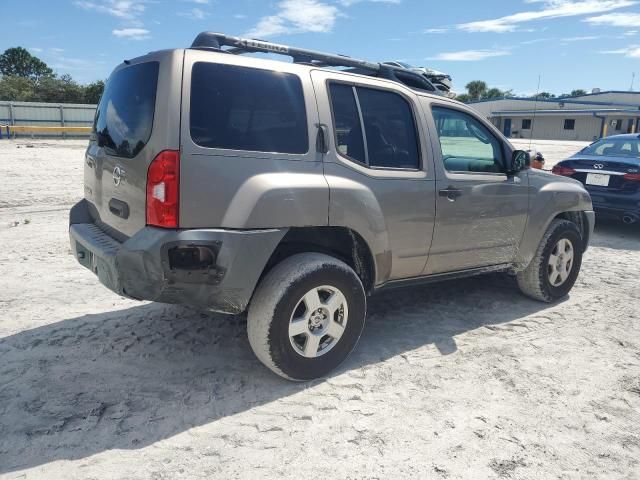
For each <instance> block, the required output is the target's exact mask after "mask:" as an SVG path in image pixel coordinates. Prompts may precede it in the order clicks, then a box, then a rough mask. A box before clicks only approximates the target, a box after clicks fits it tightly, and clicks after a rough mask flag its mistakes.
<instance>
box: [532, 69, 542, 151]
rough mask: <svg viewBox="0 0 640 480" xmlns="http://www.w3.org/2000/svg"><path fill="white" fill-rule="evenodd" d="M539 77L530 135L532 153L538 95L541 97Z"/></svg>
mask: <svg viewBox="0 0 640 480" xmlns="http://www.w3.org/2000/svg"><path fill="white" fill-rule="evenodd" d="M541 78H542V77H541V76H540V75H538V89H537V90H536V103H534V104H533V120H532V121H531V133H530V134H529V151H531V142H532V141H533V129H534V128H535V126H536V113H537V112H538V95H540V79H541Z"/></svg>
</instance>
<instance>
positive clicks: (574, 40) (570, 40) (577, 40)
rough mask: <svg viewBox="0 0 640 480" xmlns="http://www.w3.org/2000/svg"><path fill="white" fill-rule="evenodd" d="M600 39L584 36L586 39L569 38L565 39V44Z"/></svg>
mask: <svg viewBox="0 0 640 480" xmlns="http://www.w3.org/2000/svg"><path fill="white" fill-rule="evenodd" d="M599 38H600V37H595V36H584V37H568V38H563V39H562V41H563V42H586V41H588V40H598V39H599Z"/></svg>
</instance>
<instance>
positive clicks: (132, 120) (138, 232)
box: [69, 33, 594, 380]
mask: <svg viewBox="0 0 640 480" xmlns="http://www.w3.org/2000/svg"><path fill="white" fill-rule="evenodd" d="M224 47H228V48H224ZM253 52H265V53H277V54H281V55H287V56H291V57H293V60H294V62H293V63H289V62H274V61H270V60H265V59H263V58H254V57H247V56H243V55H242V54H243V53H253ZM329 65H334V66H342V67H344V66H346V67H353V68H358V69H360V70H361V71H366V72H369V74H368V75H364V74H354V73H352V72H345V71H339V70H335V69H329V68H326V67H327V66H329ZM84 170H85V176H84V183H85V188H84V191H85V198H84V200H82V201H81V202H79V203H78V204H77V205H75V206H74V207H73V208H72V210H71V212H70V230H69V232H70V237H71V247H72V250H73V252H74V254H75V256H76V258H77V259H78V261H79V262H80V263H81V264H82V265H83V266H85V267H86V268H88V269H90V270H91V271H93V272H94V273H95V274H96V275H97V277H98V279H99V280H100V281H101V282H102V283H103V284H104V285H105V286H107V287H108V288H110V289H111V290H113V291H114V292H116V293H118V294H120V295H124V296H127V297H130V298H134V299H145V300H152V301H158V302H166V303H183V304H189V305H193V306H196V307H200V308H204V309H209V310H212V311H219V312H225V313H236V314H237V313H241V312H243V311H245V310H247V309H248V320H247V330H248V336H249V342H250V344H251V347H252V348H253V351H254V352H255V354H256V355H257V357H258V358H259V359H260V360H261V361H262V362H263V363H264V364H265V365H266V366H267V367H269V368H270V369H271V370H273V371H274V372H276V373H277V374H279V375H282V376H283V377H286V378H289V379H293V380H307V379H311V378H317V377H321V376H324V375H326V374H327V373H329V372H330V371H331V370H333V369H334V368H335V367H336V366H338V365H339V364H340V363H341V362H342V361H343V360H344V359H345V358H346V357H347V356H348V355H349V353H350V352H351V351H352V350H353V348H354V347H355V345H356V343H357V342H358V339H359V338H360V334H361V332H362V329H363V327H364V322H365V315H366V307H367V296H369V295H371V294H373V293H376V292H378V291H380V290H382V289H386V288H391V287H399V286H403V285H415V284H418V283H428V282H433V281H439V280H444V279H454V278H459V277H465V276H470V275H476V274H481V273H486V272H496V271H504V272H511V273H513V274H515V275H516V278H517V282H518V285H519V286H520V289H521V290H522V292H523V293H524V294H526V295H528V296H530V297H532V298H534V299H537V300H540V301H543V302H551V301H553V300H556V299H558V298H560V297H562V296H564V295H566V294H567V293H568V292H569V291H570V290H571V288H572V287H573V284H574V282H575V281H576V278H577V276H578V273H579V270H580V265H581V259H582V254H583V252H584V251H585V250H586V248H587V245H588V241H589V237H590V235H591V233H592V230H593V225H594V214H593V211H592V207H591V201H590V199H589V194H588V193H587V192H586V191H585V189H584V188H583V187H582V186H581V185H580V184H579V183H578V182H575V181H573V180H569V179H564V178H561V177H557V176H553V175H550V174H548V173H544V172H539V171H536V170H531V169H530V168H529V155H528V154H527V153H526V152H524V151H518V150H515V151H514V149H513V147H512V146H511V145H510V144H509V142H508V141H507V140H506V138H504V137H503V136H502V134H501V133H500V132H499V131H498V130H497V129H496V128H495V127H494V126H493V125H491V124H490V123H489V122H488V121H487V120H486V119H484V118H483V117H481V116H479V114H477V113H476V112H475V110H473V109H471V108H469V107H467V106H465V105H463V104H461V103H460V102H457V101H454V100H450V99H447V98H445V97H443V96H440V95H434V91H433V86H432V85H431V83H429V82H427V81H426V80H424V78H423V77H421V76H420V75H418V74H415V73H411V72H409V71H407V70H405V69H396V68H395V67H392V66H387V65H381V64H376V63H369V62H365V61H360V60H356V59H351V58H349V57H343V56H337V55H330V54H324V53H319V52H313V51H308V50H302V49H296V48H293V47H288V46H284V45H277V44H272V43H268V42H262V41H258V40H250V39H241V38H236V37H230V36H226V35H222V34H213V33H203V34H201V35H199V36H198V38H197V39H196V40H195V41H194V44H193V45H192V48H188V49H175V50H163V51H159V52H153V53H150V54H148V55H145V56H143V57H139V58H135V59H132V60H127V61H126V62H125V63H123V64H121V65H120V66H118V67H117V68H116V70H115V71H114V73H113V74H112V75H111V77H110V78H109V81H108V83H107V86H106V89H105V92H104V95H103V97H102V99H101V101H100V104H99V106H98V109H97V113H96V120H95V126H94V133H93V136H92V138H91V140H90V143H89V146H88V148H87V152H86V158H85V165H84Z"/></svg>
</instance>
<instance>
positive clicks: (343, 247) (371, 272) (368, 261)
mask: <svg viewBox="0 0 640 480" xmlns="http://www.w3.org/2000/svg"><path fill="white" fill-rule="evenodd" d="M304 252H316V253H324V254H326V255H330V256H332V257H335V258H337V259H339V260H341V261H343V262H345V263H346V264H347V265H349V266H350V267H351V268H353V270H354V271H355V272H356V274H357V275H358V277H359V278H360V280H361V281H362V285H363V287H364V289H365V292H367V294H368V293H370V292H371V291H372V290H373V287H374V285H375V279H376V265H375V260H374V257H373V254H372V253H371V249H370V247H369V245H368V244H367V242H366V241H365V240H364V238H363V237H362V235H360V234H359V233H358V232H356V231H355V230H353V229H350V228H347V227H330V226H326V227H294V228H290V229H289V230H288V232H287V233H286V235H285V236H284V237H283V238H282V240H280V243H279V244H278V246H277V247H276V248H275V250H274V251H273V253H272V254H271V257H270V258H269V260H268V261H267V264H266V265H265V267H264V269H263V271H262V274H261V276H260V279H262V278H263V277H264V276H265V275H266V274H267V273H268V272H269V271H270V270H271V269H272V268H273V267H274V266H275V265H277V264H278V263H280V262H281V261H282V260H284V259H285V258H288V257H290V256H291V255H295V254H298V253H304Z"/></svg>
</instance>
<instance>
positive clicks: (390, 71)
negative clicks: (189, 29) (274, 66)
mask: <svg viewBox="0 0 640 480" xmlns="http://www.w3.org/2000/svg"><path fill="white" fill-rule="evenodd" d="M223 47H228V48H223ZM191 48H196V49H206V50H209V49H212V50H218V51H220V52H224V53H230V54H234V55H242V54H245V53H273V54H277V55H284V56H288V57H291V58H292V59H293V63H297V64H301V65H309V66H315V67H320V68H323V67H347V68H350V69H351V70H349V71H350V72H352V73H358V74H361V75H367V76H373V77H380V78H386V79H388V80H392V81H395V82H399V83H402V84H404V85H406V86H408V87H410V88H415V89H418V90H425V91H428V92H434V93H438V90H437V89H436V87H434V86H433V84H432V83H431V82H430V81H429V80H427V79H426V78H425V77H424V76H423V75H420V74H419V73H416V72H413V71H411V70H409V69H406V68H400V67H396V66H392V65H385V64H382V63H379V62H368V61H366V60H358V59H356V58H352V57H348V56H346V55H337V54H331V53H323V52H317V51H315V50H307V49H304V48H296V47H290V46H288V45H280V44H277V43H272V42H266V41H264V40H256V39H250V38H240V37H233V36H230V35H225V34H223V33H213V32H202V33H200V34H199V35H198V36H197V37H196V39H195V40H194V41H193V43H192V44H191Z"/></svg>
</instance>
